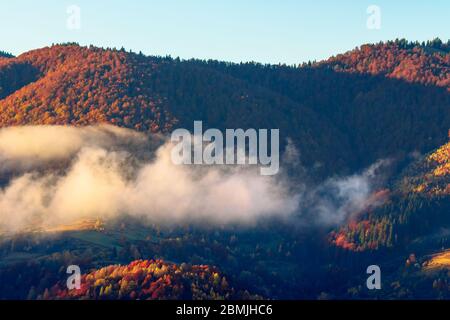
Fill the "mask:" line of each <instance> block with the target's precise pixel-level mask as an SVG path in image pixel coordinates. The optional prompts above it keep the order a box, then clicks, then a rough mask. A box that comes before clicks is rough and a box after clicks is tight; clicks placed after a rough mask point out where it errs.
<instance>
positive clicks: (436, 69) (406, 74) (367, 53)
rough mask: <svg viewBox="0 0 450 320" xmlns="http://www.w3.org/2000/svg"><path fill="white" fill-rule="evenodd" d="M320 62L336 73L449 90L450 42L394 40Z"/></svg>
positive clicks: (364, 46) (437, 40)
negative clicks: (388, 79) (380, 76)
mask: <svg viewBox="0 0 450 320" xmlns="http://www.w3.org/2000/svg"><path fill="white" fill-rule="evenodd" d="M319 65H320V66H326V67H329V68H332V69H333V70H335V71H338V72H352V73H369V74H372V75H383V76H386V77H388V78H394V79H402V80H406V81H408V82H417V83H422V84H425V85H435V86H439V87H444V88H447V89H448V90H450V41H449V42H447V43H446V44H445V43H443V42H442V41H441V40H439V39H435V40H433V41H429V42H428V43H426V44H425V43H423V44H419V43H411V42H407V41H406V40H396V41H393V42H387V43H379V44H375V45H363V46H361V47H360V48H358V49H356V50H353V51H350V52H347V53H345V54H340V55H337V56H335V57H332V58H330V59H328V60H326V61H324V62H321V63H319Z"/></svg>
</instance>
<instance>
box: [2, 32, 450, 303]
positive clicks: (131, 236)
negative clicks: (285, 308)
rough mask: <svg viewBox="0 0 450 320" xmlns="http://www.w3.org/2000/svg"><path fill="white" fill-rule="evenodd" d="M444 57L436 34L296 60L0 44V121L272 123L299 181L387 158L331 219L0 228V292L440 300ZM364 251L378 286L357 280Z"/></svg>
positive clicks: (447, 199)
mask: <svg viewBox="0 0 450 320" xmlns="http://www.w3.org/2000/svg"><path fill="white" fill-rule="evenodd" d="M449 58H450V53H449V44H448V43H446V44H444V43H442V41H440V40H434V41H430V42H428V43H423V44H419V43H410V42H407V41H404V40H397V41H391V42H386V43H380V44H375V45H363V46H361V47H359V48H356V49H355V50H352V51H349V52H347V53H344V54H342V55H338V56H335V57H332V58H330V59H328V60H325V61H322V62H318V63H308V64H303V65H301V66H285V65H262V64H258V63H241V64H234V63H227V62H220V61H202V60H180V59H173V58H170V57H154V56H144V55H143V54H135V53H131V52H126V51H125V50H115V49H102V48H96V47H92V46H91V47H80V46H78V45H76V44H63V45H55V46H52V47H47V48H42V49H38V50H33V51H30V52H27V53H24V54H22V55H20V56H18V57H11V56H5V57H1V58H0V128H5V127H8V126H19V125H28V124H66V125H75V126H84V125H89V124H97V123H110V124H114V125H117V126H120V127H126V128H132V129H135V130H138V131H143V132H161V133H164V134H168V133H170V132H171V131H172V130H173V129H175V128H178V127H183V128H188V129H189V128H192V124H193V121H194V120H203V122H204V127H206V128H208V127H214V128H218V129H221V130H223V129H225V128H239V127H241V128H280V133H281V139H282V143H283V147H285V145H286V144H287V142H286V140H287V139H290V141H292V143H293V144H294V146H295V147H296V148H297V149H298V151H299V156H300V161H301V166H298V167H294V168H293V172H292V175H291V178H292V180H291V181H292V182H293V183H296V182H297V181H300V182H301V184H302V185H303V183H304V181H303V180H302V179H307V178H310V179H311V180H312V181H313V182H315V183H317V184H318V185H319V186H321V185H322V184H321V182H322V181H324V180H325V179H326V181H330V180H331V181H334V180H333V179H338V178H339V177H341V176H342V175H344V174H350V175H353V174H355V172H361V171H363V170H364V169H366V168H368V167H369V166H371V165H372V164H374V163H378V160H380V159H381V160H386V159H388V160H389V161H388V162H392V163H393V165H392V168H391V169H390V170H391V171H392V172H390V174H389V176H388V178H387V182H386V183H384V184H383V185H382V189H380V190H377V191H376V192H375V193H374V194H373V195H372V196H371V197H370V198H369V199H367V201H366V203H365V206H363V208H364V209H362V210H358V212H355V214H353V215H351V217H350V218H349V220H348V221H345V222H344V223H342V225H339V226H338V227H333V226H332V227H328V226H320V227H317V228H316V227H310V226H307V227H306V228H303V225H300V226H299V225H297V224H296V223H292V224H290V223H272V221H268V222H267V221H261V222H260V223H259V224H258V227H256V228H251V227H249V228H243V227H239V226H236V227H235V226H229V227H227V226H225V227H211V228H205V227H197V226H195V225H194V226H192V225H176V226H163V225H159V224H143V223H142V221H141V220H139V219H137V218H132V217H128V216H124V217H122V218H117V219H110V220H111V221H104V224H103V222H101V221H100V220H96V219H94V220H92V221H91V220H89V221H80V222H74V223H73V224H71V225H64V226H55V227H52V228H50V229H48V230H47V229H43V230H34V229H30V230H28V231H26V232H23V233H19V234H17V235H16V234H13V235H10V234H7V235H0V283H2V287H1V290H0V299H5V298H9V299H11V298H14V299H25V298H27V297H28V298H30V299H36V298H42V299H99V298H101V299H108V298H112V299H116V298H118V299H134V298H141V299H148V298H150V299H152V298H153V299H158V298H189V299H191V298H192V299H193V298H199V297H201V298H235V297H236V296H239V297H241V296H240V295H241V294H243V296H244V297H248V294H247V293H246V291H247V290H248V292H251V293H252V294H256V295H258V297H259V296H261V297H267V298H270V299H299V298H303V299H304V298H308V299H316V298H338V299H339V298H340V299H348V298H358V299H361V298H378V299H379V298H447V297H449V296H450V295H449V294H450V293H449V291H448V283H449V281H448V275H447V272H448V267H449V263H448V255H449V253H448V250H446V248H448V247H449V246H450V240H449V239H450V232H449V229H450V228H449V227H450V217H449V215H448V212H450V210H449V209H450V195H449V184H450V180H449V178H450V171H449V163H450V162H449V159H450V155H449V150H450V149H449V144H448V140H447V132H448V130H449V128H450V113H449V107H450V92H449V83H448V79H449V74H450V73H449ZM299 167H300V168H302V170H298V171H296V170H297V169H298V168H299ZM46 169H48V170H49V171H50V170H51V168H46ZM303 169H305V170H303ZM305 172H307V174H306V177H305ZM289 173H290V172H289ZM336 177H337V178H336ZM351 177H352V176H351ZM9 178H10V177H8V179H6V180H5V182H3V181H2V183H7V182H8V181H9ZM295 178H297V179H295ZM306 185H307V186H308V187H311V188H312V189H315V188H314V187H315V186H314V185H310V184H307V183H306ZM323 185H327V184H323ZM318 190H319V191H320V192H322V189H320V188H319V189H318ZM19 193H20V192H19ZM325 193H326V192H325ZM326 196H327V194H325V195H324V199H325V200H327V198H326ZM313 200H314V198H313ZM324 203H325V205H326V204H327V202H326V201H325V202H324ZM321 204H322V203H321ZM358 208H359V206H358ZM152 259H153V260H152ZM130 261H131V262H130ZM72 264H76V265H79V266H80V267H81V268H82V270H83V276H82V284H83V287H82V290H81V291H78V292H68V291H67V290H66V289H65V286H64V284H65V280H66V278H67V274H66V272H65V271H66V270H65V268H64V266H68V265H72ZM372 264H377V265H379V266H380V267H381V269H382V272H383V277H382V279H383V290H381V291H378V290H375V291H370V290H367V289H366V286H365V283H366V280H367V274H366V273H365V270H366V268H367V266H368V265H372ZM215 266H217V267H215ZM162 270H163V271H162ZM219 270H220V272H219ZM223 279H225V281H224V280H223ZM232 288H234V289H232ZM194 289H195V290H194ZM105 291H106V293H105ZM251 297H255V296H251Z"/></svg>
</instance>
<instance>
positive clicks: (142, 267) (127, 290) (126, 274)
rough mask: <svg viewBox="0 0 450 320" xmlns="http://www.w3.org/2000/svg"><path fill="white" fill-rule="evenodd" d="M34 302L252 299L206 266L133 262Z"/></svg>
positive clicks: (55, 290)
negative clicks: (62, 300) (60, 300)
mask: <svg viewBox="0 0 450 320" xmlns="http://www.w3.org/2000/svg"><path fill="white" fill-rule="evenodd" d="M32 298H37V299H45V300H49V299H80V300H86V299H88V300H94V299H95V300H117V299H122V300H136V299H139V300H168V299H169V300H171V299H173V300H180V299H182V300H223V299H227V300H228V299H250V298H251V299H255V298H258V297H257V296H251V295H250V294H249V293H248V292H236V291H235V290H234V289H233V288H231V287H230V285H229V283H228V281H227V279H226V278H225V277H224V276H223V275H221V274H220V273H219V271H218V270H217V269H216V268H214V267H210V266H204V265H201V266H189V265H187V264H182V265H181V266H178V265H175V264H171V263H166V262H164V261H162V260H137V261H133V262H131V263H130V264H128V265H125V266H120V265H111V266H107V267H104V268H101V269H99V270H94V271H92V272H90V273H88V274H84V275H83V276H82V278H81V288H80V289H73V290H68V289H67V286H66V283H58V284H56V285H54V286H53V287H52V288H50V289H46V290H45V291H44V293H43V294H41V295H37V296H36V295H35V294H33V295H32Z"/></svg>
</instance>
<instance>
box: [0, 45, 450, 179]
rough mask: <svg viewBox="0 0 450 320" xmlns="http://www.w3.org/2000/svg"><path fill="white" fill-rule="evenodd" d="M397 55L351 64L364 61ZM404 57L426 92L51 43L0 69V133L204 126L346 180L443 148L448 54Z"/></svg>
mask: <svg viewBox="0 0 450 320" xmlns="http://www.w3.org/2000/svg"><path fill="white" fill-rule="evenodd" d="M398 46H399V45H398V44H395V43H387V44H385V45H383V46H375V47H373V48H372V49H371V50H370V52H367V53H364V52H365V50H363V51H361V52H359V51H355V52H354V54H355V55H356V56H357V61H363V60H364V57H365V55H364V54H366V55H367V57H371V56H372V55H374V54H375V53H374V52H378V51H380V54H384V51H386V50H387V49H386V48H392V51H393V52H396V51H395V50H397V49H395V48H397V47H398ZM408 50H410V51H411V50H412V51H413V52H414V54H413V56H414V57H416V56H417V57H418V58H419V60H421V61H422V60H423V61H424V62H423V66H426V68H427V71H424V74H426V75H428V74H429V72H431V73H433V75H435V78H433V79H434V80H433V81H431V82H426V83H427V84H433V85H427V86H424V85H422V84H420V83H421V82H423V81H421V80H420V79H419V80H420V81H415V82H418V83H414V84H412V83H409V82H405V81H403V80H402V79H403V78H402V79H400V80H399V79H391V78H386V77H384V76H380V75H371V74H366V73H364V72H360V73H346V72H337V71H334V70H333V68H332V67H331V66H332V62H330V61H329V62H324V64H318V65H314V66H303V67H301V68H297V67H287V66H273V65H267V66H263V65H260V64H255V63H246V64H230V63H224V62H218V61H199V60H189V61H180V60H179V59H171V58H161V57H146V56H144V55H141V54H133V53H128V52H125V51H124V50H105V49H100V48H94V47H89V48H88V47H80V46H77V45H74V44H68V45H57V46H52V47H48V48H43V49H39V50H33V51H30V52H27V53H25V54H22V55H20V56H19V57H17V58H8V59H3V60H1V61H0V99H1V100H0V127H5V126H14V125H24V124H71V125H88V124H94V123H103V122H107V123H112V124H115V125H118V126H123V127H128V128H134V129H136V130H140V131H152V132H169V131H171V130H172V129H173V128H176V127H186V128H191V127H192V123H193V121H194V120H203V122H204V125H205V127H215V128H219V129H224V128H238V127H242V128H249V127H251V128H254V127H256V128H280V131H281V138H282V141H281V142H282V145H284V144H285V142H286V138H290V139H291V140H292V141H293V142H294V144H295V146H296V147H297V148H298V149H299V150H300V151H301V152H300V156H301V161H302V164H303V165H304V166H306V167H310V168H312V167H314V168H316V169H315V170H316V171H315V172H314V175H317V176H322V175H325V176H326V175H330V174H335V173H348V172H351V171H353V170H357V169H361V168H363V167H366V166H368V165H370V164H372V163H373V162H375V161H376V160H378V159H380V158H385V157H390V156H393V155H405V154H408V153H410V152H413V151H419V152H429V151H430V150H432V149H433V148H435V147H437V146H439V145H441V144H442V143H443V142H444V141H445V135H443V134H442V133H443V132H446V131H447V129H448V128H450V113H449V112H448V110H449V108H450V94H449V93H448V92H447V91H446V90H445V89H444V88H441V87H440V86H444V85H445V83H446V82H445V81H446V80H445V79H447V78H448V76H449V75H448V74H449V73H448V59H449V54H448V53H446V54H444V55H443V56H442V58H439V57H438V56H437V55H438V54H437V53H435V51H436V50H434V49H433V50H432V49H431V47H430V48H428V47H427V49H426V50H425V49H423V50H415V49H408ZM416 51H417V52H416ZM408 52H409V51H408ZM349 54H350V53H349ZM349 54H346V55H349ZM439 54H441V53H439ZM368 59H369V58H368ZM361 63H363V62H361ZM418 74H419V73H418ZM420 74H422V73H420Z"/></svg>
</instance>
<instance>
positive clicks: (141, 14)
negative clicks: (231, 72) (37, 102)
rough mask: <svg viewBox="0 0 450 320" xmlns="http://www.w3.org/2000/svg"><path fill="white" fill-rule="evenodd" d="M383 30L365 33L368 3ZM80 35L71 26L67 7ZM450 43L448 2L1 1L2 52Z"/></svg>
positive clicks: (298, 54) (297, 54) (247, 51)
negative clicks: (68, 46) (74, 10)
mask: <svg viewBox="0 0 450 320" xmlns="http://www.w3.org/2000/svg"><path fill="white" fill-rule="evenodd" d="M372 4H375V5H378V6H379V7H380V9H381V29H380V30H369V29H368V28H367V27H366V21H367V18H368V14H367V13H366V10H367V7H368V6H369V5H372ZM70 5H78V6H79V7H80V9H81V29H80V30H69V29H68V28H67V27H66V21H67V18H68V16H69V15H68V14H67V13H66V10H67V7H68V6H70ZM402 37H404V38H407V39H409V40H419V41H422V40H428V39H432V38H434V37H440V38H441V39H442V40H445V41H446V40H448V39H449V38H450V1H449V0H429V1H425V0H371V1H366V0H352V1H350V0H339V1H336V0H329V1H325V0H310V1H306V0H305V1H303V0H296V1H295V0H277V1H275V0H239V1H238V0H159V1H156V0H154V1H153V0H71V1H61V0H39V1H36V0H1V1H0V50H5V51H9V52H12V53H14V54H20V53H22V52H25V51H27V50H30V49H35V48H40V47H44V46H47V45H50V44H52V43H58V42H68V41H76V42H79V43H80V44H83V45H86V44H94V45H97V46H104V47H118V48H120V47H122V46H123V47H125V48H126V49H131V50H133V51H142V52H144V53H145V54H151V55H167V54H170V55H172V56H174V57H176V56H180V57H181V58H191V57H195V58H214V59H219V60H227V61H235V62H239V61H249V60H253V61H259V62H270V63H279V62H282V63H288V64H292V63H300V62H303V61H307V60H314V59H317V60H320V59H324V58H327V57H329V56H331V55H334V54H337V53H342V52H345V51H347V50H350V49H353V48H354V47H356V46H358V45H360V44H363V43H370V42H378V41H379V40H389V39H395V38H402Z"/></svg>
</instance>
